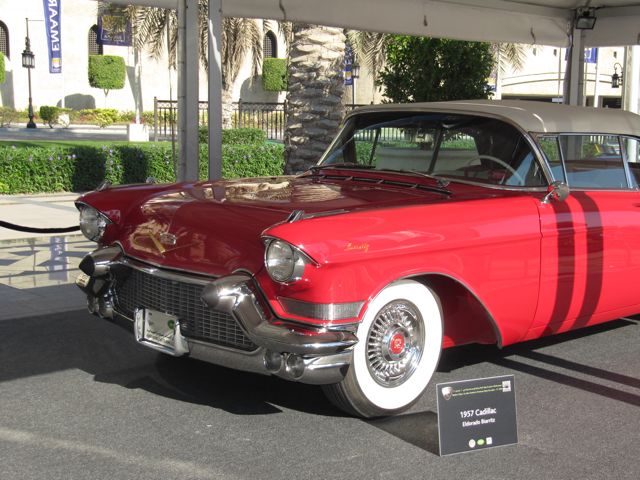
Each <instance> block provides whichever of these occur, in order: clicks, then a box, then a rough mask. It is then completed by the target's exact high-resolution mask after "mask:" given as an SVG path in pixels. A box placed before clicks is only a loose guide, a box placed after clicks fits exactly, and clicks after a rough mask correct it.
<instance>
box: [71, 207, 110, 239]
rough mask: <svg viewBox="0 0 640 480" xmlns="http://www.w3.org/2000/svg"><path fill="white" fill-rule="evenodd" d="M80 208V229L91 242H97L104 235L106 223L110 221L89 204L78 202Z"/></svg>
mask: <svg viewBox="0 0 640 480" xmlns="http://www.w3.org/2000/svg"><path fill="white" fill-rule="evenodd" d="M78 210H80V220H79V223H80V231H81V232H82V234H83V235H84V236H85V237H87V238H88V239H89V240H91V241H93V242H98V241H100V239H101V238H102V237H103V236H104V232H105V230H106V228H107V225H109V223H111V222H110V221H109V219H108V218H107V217H106V216H105V215H103V214H102V213H100V212H99V211H98V210H96V209H95V208H93V207H92V206H90V205H86V204H79V205H78Z"/></svg>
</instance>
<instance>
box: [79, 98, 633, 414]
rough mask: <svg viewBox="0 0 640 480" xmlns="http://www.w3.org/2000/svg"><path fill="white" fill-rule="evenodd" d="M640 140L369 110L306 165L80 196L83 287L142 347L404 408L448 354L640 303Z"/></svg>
mask: <svg viewBox="0 0 640 480" xmlns="http://www.w3.org/2000/svg"><path fill="white" fill-rule="evenodd" d="M639 132H640V117H639V116H636V115H634V114H631V113H627V112H622V111H613V110H602V109H591V108H582V107H569V106H561V105H553V104H546V103H537V102H516V101H501V102H500V101H466V102H463V101H460V102H447V103H425V104H411V105H383V106H371V107H366V108H363V109H359V110H357V111H355V112H354V113H352V114H351V115H349V116H348V117H347V118H346V120H345V122H344V126H343V128H342V130H341V131H340V133H339V134H338V136H337V137H336V139H335V140H334V141H333V143H332V144H331V146H330V147H329V148H328V150H327V152H326V153H325V154H324V156H323V157H322V159H320V161H319V163H318V164H317V165H316V166H314V167H313V168H311V169H310V170H309V171H307V172H304V173H303V174H301V175H298V176H286V177H278V178H251V179H242V180H233V181H231V180H229V181H204V182H196V183H190V182H187V183H178V184H171V185H154V184H145V185H131V186H123V187H115V188H106V189H102V190H100V191H95V192H91V193H88V194H86V195H84V196H82V197H80V198H79V199H78V201H77V206H78V208H79V210H80V224H81V227H82V230H83V232H84V234H85V235H86V236H87V237H88V238H89V239H91V240H94V241H96V242H98V248H97V249H96V250H95V251H94V252H92V253H90V254H88V255H87V256H86V258H85V259H84V260H83V261H82V263H81V265H80V268H81V270H82V272H83V274H82V275H81V276H80V277H79V279H78V282H77V283H78V285H79V286H80V287H81V288H82V289H83V290H84V291H85V292H86V294H87V296H88V302H89V309H90V311H91V312H93V313H95V314H97V315H99V316H101V317H106V318H111V317H113V316H115V315H119V316H122V317H125V318H128V319H129V320H131V321H132V322H133V331H134V334H135V338H136V340H137V341H138V342H140V343H141V344H142V345H145V346H147V347H151V348H154V349H156V350H159V351H161V352H164V353H167V354H170V355H190V356H191V357H194V358H197V359H202V360H205V361H208V362H211V363H214V364H217V365H223V366H225V367H230V368H236V369H239V370H245V371H251V372H258V373H264V374H273V375H277V376H279V377H282V378H286V379H289V380H294V381H299V382H304V383H311V384H319V385H322V386H323V389H324V391H325V392H326V393H327V394H328V397H329V399H330V400H331V401H332V402H334V403H335V404H336V405H337V406H338V407H340V408H342V409H343V410H345V411H347V412H349V413H351V414H354V415H359V416H363V417H374V416H380V415H389V414H394V413H397V412H400V411H402V410H405V409H407V408H408V407H409V406H411V405H412V404H413V403H414V402H415V401H416V400H417V399H418V398H419V397H420V395H421V394H422V392H423V391H424V390H425V388H426V387H427V385H428V383H429V380H430V378H431V377H432V374H433V373H434V371H435V369H436V367H437V364H438V359H439V357H440V352H441V351H442V349H443V348H449V347H454V346H457V345H463V344H468V343H482V344H497V345H498V346H500V347H502V346H505V345H510V344H513V343H516V342H522V341H525V340H530V339H535V338H539V337H542V336H545V335H551V334H556V333H560V332H565V331H568V330H572V329H576V328H580V327H586V326H589V325H594V324H597V323H600V322H605V321H609V320H613V319H616V318H619V317H620V316H624V315H630V314H635V313H638V312H640V303H639V301H638V295H637V291H636V290H637V288H636V284H635V279H637V278H638V277H639V275H640V221H639V219H640V192H639V191H638V178H639V172H640V169H639V165H640V164H639V163H638V150H639V149H638V141H639V139H638V134H639ZM203 381H205V379H203Z"/></svg>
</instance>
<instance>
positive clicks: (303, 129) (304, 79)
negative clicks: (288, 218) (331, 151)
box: [285, 24, 345, 173]
mask: <svg viewBox="0 0 640 480" xmlns="http://www.w3.org/2000/svg"><path fill="white" fill-rule="evenodd" d="M344 51H345V35H344V32H343V30H342V29H341V28H334V27H323V26H318V25H306V24H296V25H294V27H293V41H292V43H291V46H290V49H289V93H288V94H287V108H288V111H287V126H286V131H285V156H286V165H285V171H286V173H295V172H299V171H304V170H306V169H308V168H309V167H310V166H311V165H313V164H314V163H315V162H316V161H317V160H318V159H319V158H320V155H321V154H322V153H323V152H324V150H325V148H326V147H327V145H328V144H329V142H330V141H331V139H332V138H333V137H334V135H335V134H336V132H337V131H338V127H339V126H340V122H341V121H342V116H343V114H344V107H343V104H342V96H343V93H344V79H343V74H342V70H343V63H344Z"/></svg>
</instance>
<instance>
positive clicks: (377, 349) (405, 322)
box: [367, 300, 424, 387]
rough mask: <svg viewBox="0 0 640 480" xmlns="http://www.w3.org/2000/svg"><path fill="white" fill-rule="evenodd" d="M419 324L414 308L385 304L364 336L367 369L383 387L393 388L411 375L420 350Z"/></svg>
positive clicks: (398, 302)
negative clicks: (366, 335)
mask: <svg viewBox="0 0 640 480" xmlns="http://www.w3.org/2000/svg"><path fill="white" fill-rule="evenodd" d="M422 325H423V322H422V317H421V315H420V312H419V311H418V309H417V307H416V306H415V305H414V304H413V303H411V302H408V301H406V300H395V301H393V302H390V303H388V304H387V305H385V306H384V307H383V308H382V310H380V312H378V315H377V316H376V318H375V319H374V320H373V323H372V324H371V328H370V329H369V335H368V337H367V366H368V368H369V372H370V373H371V376H372V377H373V379H374V380H375V381H376V382H377V383H379V384H380V385H382V386H383V387H395V386H398V385H400V384H402V383H404V382H405V381H406V380H408V379H409V377H410V376H411V375H412V374H413V372H414V371H415V369H416V368H417V367H418V364H419V363H420V358H421V357H422V352H423V350H424V331H423V327H422Z"/></svg>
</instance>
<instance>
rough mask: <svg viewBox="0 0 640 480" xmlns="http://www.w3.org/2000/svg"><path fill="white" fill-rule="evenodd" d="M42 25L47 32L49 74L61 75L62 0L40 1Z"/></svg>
mask: <svg viewBox="0 0 640 480" xmlns="http://www.w3.org/2000/svg"><path fill="white" fill-rule="evenodd" d="M42 3H43V5H44V25H45V28H46V30H47V47H48V50H49V73H62V42H61V30H60V25H61V18H60V15H61V13H62V0H42Z"/></svg>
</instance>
